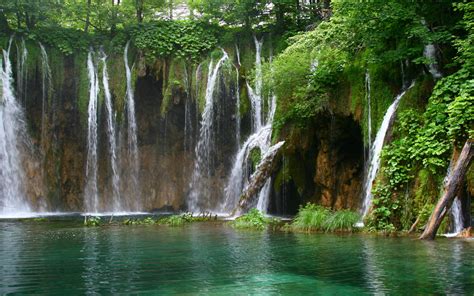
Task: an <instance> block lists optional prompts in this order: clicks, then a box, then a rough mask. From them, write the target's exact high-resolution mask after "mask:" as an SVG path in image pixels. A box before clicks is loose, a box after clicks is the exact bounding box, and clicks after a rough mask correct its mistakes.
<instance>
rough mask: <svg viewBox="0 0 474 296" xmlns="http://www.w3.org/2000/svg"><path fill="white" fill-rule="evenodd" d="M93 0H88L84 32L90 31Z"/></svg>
mask: <svg viewBox="0 0 474 296" xmlns="http://www.w3.org/2000/svg"><path fill="white" fill-rule="evenodd" d="M91 2H92V0H87V14H86V24H85V25H84V32H86V33H87V32H88V31H89V25H90V21H91Z"/></svg>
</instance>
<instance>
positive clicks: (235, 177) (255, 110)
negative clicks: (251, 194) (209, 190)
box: [221, 38, 281, 212]
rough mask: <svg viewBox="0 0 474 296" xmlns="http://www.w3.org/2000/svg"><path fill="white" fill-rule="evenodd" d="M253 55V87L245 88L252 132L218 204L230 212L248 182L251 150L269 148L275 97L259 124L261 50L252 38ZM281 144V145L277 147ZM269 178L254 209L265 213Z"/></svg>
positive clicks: (259, 45)
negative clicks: (250, 114) (264, 121)
mask: <svg viewBox="0 0 474 296" xmlns="http://www.w3.org/2000/svg"><path fill="white" fill-rule="evenodd" d="M254 41H255V49H256V58H255V69H256V71H255V74H256V77H255V90H253V89H252V87H251V86H250V84H249V83H248V82H247V89H248V92H249V94H250V100H251V103H252V104H251V106H252V122H253V129H254V133H253V134H252V135H250V137H249V138H248V139H247V140H246V141H245V142H244V144H243V145H242V146H241V148H240V150H239V151H238V152H237V156H236V157H235V162H234V166H233V168H232V170H231V173H230V177H229V179H228V180H229V181H228V183H227V186H226V188H225V190H224V194H225V199H224V203H223V204H222V205H221V210H222V211H225V212H231V211H232V210H234V209H235V208H236V206H237V204H238V202H239V199H240V195H241V194H242V190H243V189H244V188H245V187H246V186H247V185H248V178H249V176H248V169H247V166H248V165H249V163H248V160H249V156H250V152H251V151H252V150H253V149H255V148H258V149H260V153H261V155H262V156H263V155H265V154H266V153H268V152H269V150H270V149H271V136H272V123H273V117H274V115H275V110H276V96H274V95H273V96H271V100H270V104H269V105H270V106H269V111H268V114H267V122H266V124H265V125H264V126H262V117H261V104H262V97H261V94H262V84H263V81H262V79H263V78H262V65H261V62H262V59H261V49H262V41H258V40H257V38H254ZM280 147H281V146H280ZM270 184H271V180H267V181H266V183H265V185H264V186H263V188H262V190H261V191H260V193H259V198H258V203H257V209H258V210H260V211H262V212H266V211H267V207H268V198H269V195H270Z"/></svg>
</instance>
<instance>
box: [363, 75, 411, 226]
mask: <svg viewBox="0 0 474 296" xmlns="http://www.w3.org/2000/svg"><path fill="white" fill-rule="evenodd" d="M411 87H413V84H412V85H411V86H410V87H409V88H411ZM409 88H408V89H409ZM408 89H405V90H404V91H402V93H400V94H399V95H398V96H397V97H396V98H395V101H394V102H393V103H392V105H390V107H388V109H387V112H386V113H385V115H384V117H383V121H382V125H381V126H380V129H379V130H378V132H377V135H376V137H375V140H374V142H373V143H372V147H371V148H370V158H369V167H368V172H367V175H366V176H365V184H364V197H363V203H362V208H361V213H362V217H365V216H366V215H367V213H368V212H369V209H370V206H371V204H372V185H373V182H374V180H375V177H376V176H377V171H378V170H379V167H380V154H381V152H382V148H383V145H384V142H385V136H386V135H387V132H388V129H389V127H390V123H391V122H392V119H393V117H394V116H395V112H396V111H397V107H398V104H399V103H400V100H401V99H402V98H403V96H404V95H405V93H406V92H407V90H408Z"/></svg>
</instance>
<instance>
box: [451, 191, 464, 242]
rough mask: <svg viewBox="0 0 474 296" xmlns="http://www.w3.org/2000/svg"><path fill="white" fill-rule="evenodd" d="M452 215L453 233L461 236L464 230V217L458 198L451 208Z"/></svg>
mask: <svg viewBox="0 0 474 296" xmlns="http://www.w3.org/2000/svg"><path fill="white" fill-rule="evenodd" d="M451 215H452V216H453V233H455V234H459V233H460V232H461V231H462V230H463V228H464V227H463V224H464V221H463V217H462V205H461V200H460V199H459V198H458V197H456V198H455V199H454V202H453V205H452V207H451Z"/></svg>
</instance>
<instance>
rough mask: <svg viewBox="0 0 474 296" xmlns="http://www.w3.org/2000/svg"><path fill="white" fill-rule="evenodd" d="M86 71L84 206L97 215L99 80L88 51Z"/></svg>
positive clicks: (91, 55)
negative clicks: (87, 98) (87, 91)
mask: <svg viewBox="0 0 474 296" xmlns="http://www.w3.org/2000/svg"><path fill="white" fill-rule="evenodd" d="M87 71H88V77H89V106H88V108H87V112H88V124H87V163H86V188H85V196H84V205H85V210H86V212H88V213H97V212H98V211H99V192H98V187H97V171H98V170H97V159H98V157H97V148H98V139H97V138H98V134H97V107H98V97H99V78H98V73H97V66H96V65H95V63H94V58H93V53H92V51H89V54H88V55H87Z"/></svg>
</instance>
